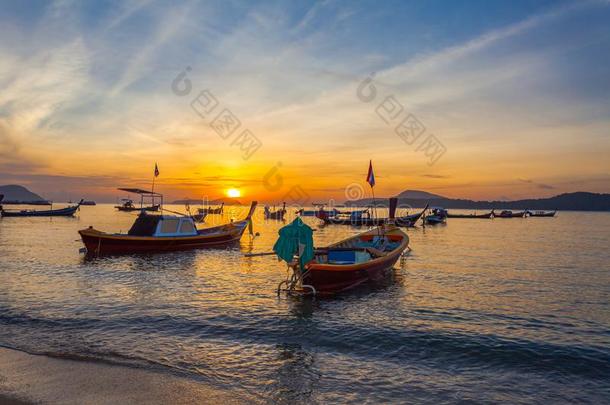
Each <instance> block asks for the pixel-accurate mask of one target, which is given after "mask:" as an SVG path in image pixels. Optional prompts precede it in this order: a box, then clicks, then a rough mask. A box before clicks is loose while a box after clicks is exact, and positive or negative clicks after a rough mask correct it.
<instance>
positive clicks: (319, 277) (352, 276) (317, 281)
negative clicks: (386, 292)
mask: <svg viewBox="0 0 610 405" xmlns="http://www.w3.org/2000/svg"><path fill="white" fill-rule="evenodd" d="M395 210H396V201H394V203H390V218H391V219H393V217H394V213H395ZM297 220H298V221H300V219H297ZM297 220H295V221H297ZM298 225H299V226H300V227H306V226H307V225H305V224H303V223H300V224H298ZM289 226H293V224H291V225H289ZM309 230H310V232H309V235H311V229H309ZM280 237H281V236H280ZM311 243H312V244H313V241H312V242H311ZM300 244H301V241H299V243H298V245H300ZM408 245H409V237H408V236H407V234H406V233H404V232H403V231H401V230H400V229H399V228H398V227H396V226H395V225H393V224H391V223H389V224H384V225H382V226H379V227H377V228H374V229H371V230H369V231H366V232H363V233H361V234H358V235H356V236H351V237H349V238H347V239H344V240H342V241H339V242H337V243H334V244H332V245H330V246H327V247H325V248H321V249H315V251H314V256H313V259H312V260H310V261H308V262H307V263H306V264H304V266H302V268H301V266H300V265H299V260H298V259H299V258H298V257H297V260H296V261H294V263H292V270H293V273H292V276H291V278H289V279H287V280H286V281H285V282H282V283H280V285H279V286H278V292H279V291H280V290H281V287H282V286H283V285H284V284H285V285H286V286H287V287H288V288H287V290H286V291H289V292H290V291H297V292H311V293H313V294H321V295H330V294H336V293H340V292H344V291H347V290H350V289H352V288H354V287H357V286H359V285H361V284H364V283H367V282H370V281H379V280H382V279H383V278H384V277H385V276H386V275H387V274H388V273H389V272H390V271H391V269H392V267H393V266H394V264H395V263H396V262H397V261H398V259H399V258H400V255H401V254H402V252H403V251H404V250H405V249H407V247H408ZM276 246H277V244H276Z"/></svg>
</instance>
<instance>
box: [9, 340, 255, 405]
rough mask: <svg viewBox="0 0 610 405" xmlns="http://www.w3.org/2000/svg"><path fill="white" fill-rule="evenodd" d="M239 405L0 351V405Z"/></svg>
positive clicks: (114, 370)
mask: <svg viewBox="0 0 610 405" xmlns="http://www.w3.org/2000/svg"><path fill="white" fill-rule="evenodd" d="M221 402H222V403H224V404H239V403H244V402H245V401H244V399H243V398H236V397H235V396H234V395H232V394H231V393H230V392H225V391H222V390H219V389H217V388H212V387H210V386H207V385H205V384H203V383H201V382H197V381H194V380H191V379H187V378H181V377H177V376H173V375H169V374H163V373H159V372H154V371H149V370H144V369H137V368H130V367H123V366H115V365H108V364H100V363H92V362H86V361H75V360H64V359H56V358H51V357H47V356H40V355H32V354H28V353H24V352H20V351H17V350H11V349H6V348H0V404H14V405H21V404H30V403H37V404H83V403H87V404H110V403H122V404H130V403H131V404H134V403H147V404H161V403H172V404H187V403H221Z"/></svg>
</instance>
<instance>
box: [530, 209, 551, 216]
mask: <svg viewBox="0 0 610 405" xmlns="http://www.w3.org/2000/svg"><path fill="white" fill-rule="evenodd" d="M556 213H557V210H555V211H527V215H528V216H530V217H554V216H555V214H556Z"/></svg>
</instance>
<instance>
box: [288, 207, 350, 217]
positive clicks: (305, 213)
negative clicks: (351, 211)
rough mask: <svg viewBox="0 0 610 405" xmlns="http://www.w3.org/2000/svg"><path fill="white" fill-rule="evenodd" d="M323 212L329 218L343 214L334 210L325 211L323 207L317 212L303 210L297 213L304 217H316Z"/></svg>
mask: <svg viewBox="0 0 610 405" xmlns="http://www.w3.org/2000/svg"><path fill="white" fill-rule="evenodd" d="M320 212H322V213H323V214H324V215H327V216H329V217H334V216H335V215H338V214H341V211H339V210H337V209H335V208H333V209H331V210H325V209H324V208H323V207H320V208H319V209H317V210H306V209H304V208H301V209H300V210H297V211H296V214H297V215H300V216H302V217H315V216H316V215H317V214H318V213H320Z"/></svg>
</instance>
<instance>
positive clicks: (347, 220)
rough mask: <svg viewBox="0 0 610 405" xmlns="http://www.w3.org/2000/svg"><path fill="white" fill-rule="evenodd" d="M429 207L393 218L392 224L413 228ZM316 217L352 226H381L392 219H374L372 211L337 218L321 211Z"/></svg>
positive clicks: (339, 215) (347, 214)
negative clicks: (416, 212)
mask: <svg viewBox="0 0 610 405" xmlns="http://www.w3.org/2000/svg"><path fill="white" fill-rule="evenodd" d="M427 209H428V206H427V205H426V207H425V208H424V209H423V210H421V212H419V213H418V214H413V215H405V216H402V217H397V218H393V219H392V222H394V223H395V224H396V225H397V226H400V227H413V226H415V224H416V223H417V221H419V219H420V218H421V217H422V215H424V213H425V212H426V210H427ZM316 217H317V218H318V219H321V220H322V221H324V223H325V224H327V225H328V224H335V225H352V226H379V225H383V224H385V223H387V222H388V221H389V220H390V218H373V217H371V214H370V211H369V210H368V209H366V210H359V211H352V212H346V213H340V214H337V215H335V216H329V215H326V213H325V212H324V211H320V212H318V213H316Z"/></svg>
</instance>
